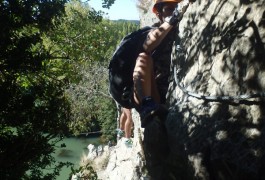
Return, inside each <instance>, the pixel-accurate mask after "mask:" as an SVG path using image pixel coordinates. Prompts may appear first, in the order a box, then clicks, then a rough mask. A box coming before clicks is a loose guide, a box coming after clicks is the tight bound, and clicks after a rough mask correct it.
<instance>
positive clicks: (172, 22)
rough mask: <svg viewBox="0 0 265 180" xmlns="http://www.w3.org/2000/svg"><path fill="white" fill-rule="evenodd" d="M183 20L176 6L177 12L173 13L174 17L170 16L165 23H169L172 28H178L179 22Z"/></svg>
mask: <svg viewBox="0 0 265 180" xmlns="http://www.w3.org/2000/svg"><path fill="white" fill-rule="evenodd" d="M180 20H181V14H180V13H179V11H178V5H176V7H175V10H174V11H173V14H172V16H168V17H166V18H165V21H166V22H167V23H169V24H170V25H171V26H176V25H177V24H178V22H179V21H180Z"/></svg>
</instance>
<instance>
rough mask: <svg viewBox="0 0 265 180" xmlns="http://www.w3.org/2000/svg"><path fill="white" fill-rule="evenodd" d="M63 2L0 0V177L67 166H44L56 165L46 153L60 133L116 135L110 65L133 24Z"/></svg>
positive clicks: (36, 174)
mask: <svg viewBox="0 0 265 180" xmlns="http://www.w3.org/2000/svg"><path fill="white" fill-rule="evenodd" d="M66 2H67V0H57V1H42V0H27V1H21V0H10V1H7V0H2V1H0V27H1V28H0V101H1V103H0V174H1V179H55V178H56V176H57V175H58V174H59V171H60V168H62V166H64V165H70V164H68V163H66V164H64V163H57V165H56V166H55V167H54V169H53V170H52V171H51V172H50V173H44V171H43V169H47V168H48V167H50V166H51V165H52V164H53V163H55V159H54V158H53V157H52V156H51V153H53V152H54V150H55V146H56V143H57V142H58V141H59V140H60V136H61V135H63V134H65V133H69V132H75V133H78V132H82V131H86V132H87V131H89V130H92V129H96V128H99V126H100V128H101V129H103V130H104V131H105V132H108V131H111V132H114V131H112V130H111V128H112V129H113V128H114V125H113V124H115V123H116V122H115V121H114V119H115V106H114V104H113V101H112V99H111V98H110V97H109V95H108V90H107V79H108V78H107V64H108V61H109V58H110V56H111V54H112V52H113V51H114V49H115V46H116V44H117V41H118V40H120V39H121V38H122V36H124V35H125V33H127V32H129V31H132V30H133V29H134V28H136V26H134V25H131V24H126V23H114V22H111V21H109V20H103V19H102V15H103V14H102V12H97V11H95V10H93V9H91V8H89V7H88V6H87V5H84V4H82V3H80V2H78V1H73V2H72V3H70V4H68V5H67V6H65V3H66ZM102 2H103V4H104V3H105V5H106V6H109V5H111V4H112V3H113V2H114V1H113V0H108V1H102ZM65 12H66V14H64V13H65ZM69 128H71V129H69Z"/></svg>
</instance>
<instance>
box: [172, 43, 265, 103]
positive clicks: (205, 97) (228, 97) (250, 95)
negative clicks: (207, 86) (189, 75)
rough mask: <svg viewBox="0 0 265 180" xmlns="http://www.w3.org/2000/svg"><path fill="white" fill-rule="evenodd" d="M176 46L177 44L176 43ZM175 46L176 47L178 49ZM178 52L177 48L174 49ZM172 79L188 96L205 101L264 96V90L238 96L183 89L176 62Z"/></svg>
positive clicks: (236, 99) (240, 99)
mask: <svg viewBox="0 0 265 180" xmlns="http://www.w3.org/2000/svg"><path fill="white" fill-rule="evenodd" d="M178 48H180V47H179V45H178ZM178 48H177V49H178ZM176 53H178V50H177V51H176ZM173 71H174V79H175V82H176V85H177V86H178V87H179V88H180V89H181V90H182V91H183V92H184V93H185V94H187V95H188V96H192V97H195V98H197V99H203V100H207V101H243V100H249V99H252V98H264V97H265V92H259V93H253V94H243V95H238V96H229V95H224V96H206V95H201V94H198V93H195V92H191V91H188V90H187V89H185V87H183V86H181V85H180V82H179V80H178V78H177V67H176V64H175V65H174V69H173ZM260 101H262V100H260Z"/></svg>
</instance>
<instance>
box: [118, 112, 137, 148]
mask: <svg viewBox="0 0 265 180" xmlns="http://www.w3.org/2000/svg"><path fill="white" fill-rule="evenodd" d="M119 124H120V127H119V129H117V136H118V139H121V138H123V137H124V144H125V145H126V146H127V147H131V146H132V143H133V142H132V139H131V135H132V133H131V132H132V125H133V121H132V114H131V109H127V108H121V115H120V123H119Z"/></svg>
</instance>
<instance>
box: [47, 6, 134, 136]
mask: <svg viewBox="0 0 265 180" xmlns="http://www.w3.org/2000/svg"><path fill="white" fill-rule="evenodd" d="M102 15H103V12H96V11H95V10H94V9H93V8H91V7H89V6H88V4H86V3H82V2H79V1H73V2H70V3H68V4H67V5H66V15H65V16H64V17H63V18H60V19H57V20H56V21H55V22H54V23H55V24H59V25H57V26H56V28H54V29H53V30H52V31H51V32H50V33H48V34H47V36H46V44H47V46H46V48H47V49H50V50H51V54H53V56H55V57H61V59H69V62H68V63H66V65H64V66H63V67H67V66H71V68H70V69H71V70H69V72H74V73H71V75H70V76H69V88H67V89H66V95H67V97H68V99H69V102H70V104H71V108H70V109H71V110H70V119H71V121H70V124H69V128H70V129H71V130H72V132H73V133H74V134H79V133H80V132H90V131H98V130H99V128H100V129H102V130H103V133H104V134H105V135H106V136H105V137H110V136H109V135H107V134H112V135H114V133H112V132H115V128H116V121H115V119H116V117H115V115H116V112H115V110H116V106H115V104H114V102H113V100H112V98H111V97H110V95H109V93H108V69H107V67H108V63H109V61H110V58H111V56H112V54H113V52H114V50H115V48H116V46H117V44H118V43H119V41H120V40H121V39H122V38H123V37H124V36H125V35H126V34H128V33H129V32H132V31H133V30H136V29H137V28H139V26H138V24H135V23H130V22H113V21H110V20H107V19H102ZM57 21H58V22H57ZM106 104H108V105H109V106H105V105H106ZM107 115H108V116H107ZM106 122H108V123H106ZM111 122H112V123H111ZM104 126H106V127H104ZM107 129H108V130H107ZM111 131H112V132H111ZM107 139H109V138H107Z"/></svg>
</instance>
